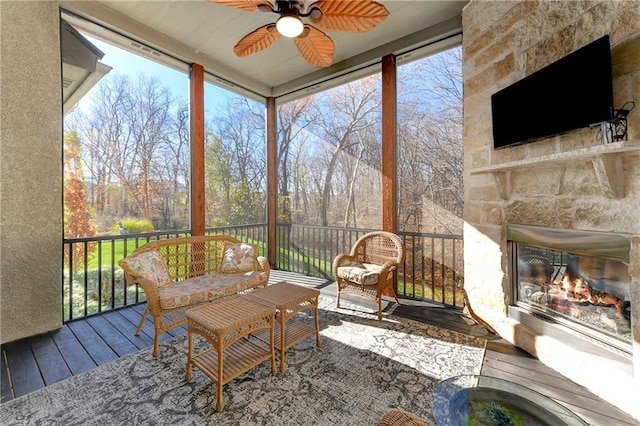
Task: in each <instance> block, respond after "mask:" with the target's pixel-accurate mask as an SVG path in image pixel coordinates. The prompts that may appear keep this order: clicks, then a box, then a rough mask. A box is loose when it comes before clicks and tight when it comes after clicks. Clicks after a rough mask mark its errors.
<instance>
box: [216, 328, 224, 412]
mask: <svg viewBox="0 0 640 426" xmlns="http://www.w3.org/2000/svg"><path fill="white" fill-rule="evenodd" d="M218 340H219V342H218V347H217V350H218V399H217V401H216V411H222V408H223V407H224V401H223V400H222V385H223V379H224V377H223V371H224V368H223V365H222V364H223V363H224V349H223V348H222V340H223V339H222V337H221V336H220V337H219V338H218Z"/></svg>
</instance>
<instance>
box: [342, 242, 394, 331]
mask: <svg viewBox="0 0 640 426" xmlns="http://www.w3.org/2000/svg"><path fill="white" fill-rule="evenodd" d="M404 254H405V250H404V245H403V244H402V240H401V239H400V237H399V236H397V235H396V234H393V233H391V232H385V231H377V232H371V233H369V234H366V235H363V236H362V237H361V238H360V239H359V240H358V241H356V243H355V245H354V246H353V247H352V248H351V253H350V254H339V255H338V256H336V258H335V259H334V261H333V268H332V270H333V276H334V278H335V280H336V284H337V287H338V298H337V302H336V306H337V307H338V308H339V307H340V294H341V293H342V292H345V293H352V294H357V295H359V296H363V297H366V298H368V299H371V300H373V301H374V302H377V303H378V319H379V320H381V319H382V296H383V295H385V296H392V297H393V298H394V299H395V300H396V302H398V297H397V296H396V292H395V290H394V288H393V272H394V271H395V270H396V269H397V268H398V266H399V265H400V264H402V263H403V262H404Z"/></svg>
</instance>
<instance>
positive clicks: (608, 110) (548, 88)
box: [491, 35, 613, 149]
mask: <svg viewBox="0 0 640 426" xmlns="http://www.w3.org/2000/svg"><path fill="white" fill-rule="evenodd" d="M491 113H492V121H493V146H494V148H496V149H498V148H504V147H507V146H513V145H520V144H523V143H527V142H532V141H535V140H538V139H542V138H546V137H550V136H554V135H558V134H562V133H565V132H568V131H571V130H576V129H581V128H585V127H589V126H593V125H596V124H599V123H602V122H604V121H608V120H611V119H612V118H613V79H612V75H611V48H610V44H609V36H608V35H607V36H604V37H602V38H600V39H598V40H596V41H594V42H592V43H590V44H588V45H586V46H584V47H583V48H581V49H578V50H576V51H575V52H573V53H571V54H569V55H567V56H565V57H564V58H562V59H560V60H558V61H557V62H554V63H552V64H550V65H548V66H546V67H544V68H542V69H540V70H539V71H536V72H535V73H533V74H531V75H529V76H527V77H525V78H523V79H522V80H520V81H518V82H516V83H514V84H512V85H511V86H509V87H506V88H505V89H502V90H500V91H499V92H497V93H495V94H493V95H492V96H491Z"/></svg>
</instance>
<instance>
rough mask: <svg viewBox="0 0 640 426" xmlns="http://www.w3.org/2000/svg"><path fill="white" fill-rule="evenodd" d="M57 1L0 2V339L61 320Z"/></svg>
mask: <svg viewBox="0 0 640 426" xmlns="http://www.w3.org/2000/svg"><path fill="white" fill-rule="evenodd" d="M58 22H59V14H58V4H57V2H40V1H38V2H18V1H0V25H1V26H0V28H1V30H0V31H1V32H0V45H1V50H0V108H1V109H0V114H1V121H0V132H1V133H0V134H1V137H0V158H1V160H0V161H1V166H0V342H2V343H6V342H9V341H12V340H16V339H19V338H23V337H26V336H31V335H35V334H39V333H43V332H46V331H49V330H52V329H55V328H59V327H61V325H62V308H61V306H62V295H61V290H60V288H61V276H62V266H61V264H62V182H61V173H62V172H61V171H62V147H61V136H62V133H61V132H62V102H61V79H60V45H59V24H58Z"/></svg>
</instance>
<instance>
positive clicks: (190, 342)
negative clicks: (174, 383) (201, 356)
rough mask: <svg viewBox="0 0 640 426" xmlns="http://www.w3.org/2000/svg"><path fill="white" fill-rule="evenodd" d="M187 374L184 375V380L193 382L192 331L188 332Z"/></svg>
mask: <svg viewBox="0 0 640 426" xmlns="http://www.w3.org/2000/svg"><path fill="white" fill-rule="evenodd" d="M187 342H188V349H187V372H186V373H185V375H184V380H185V381H187V382H188V381H189V380H191V356H192V355H193V335H192V334H191V330H187Z"/></svg>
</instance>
